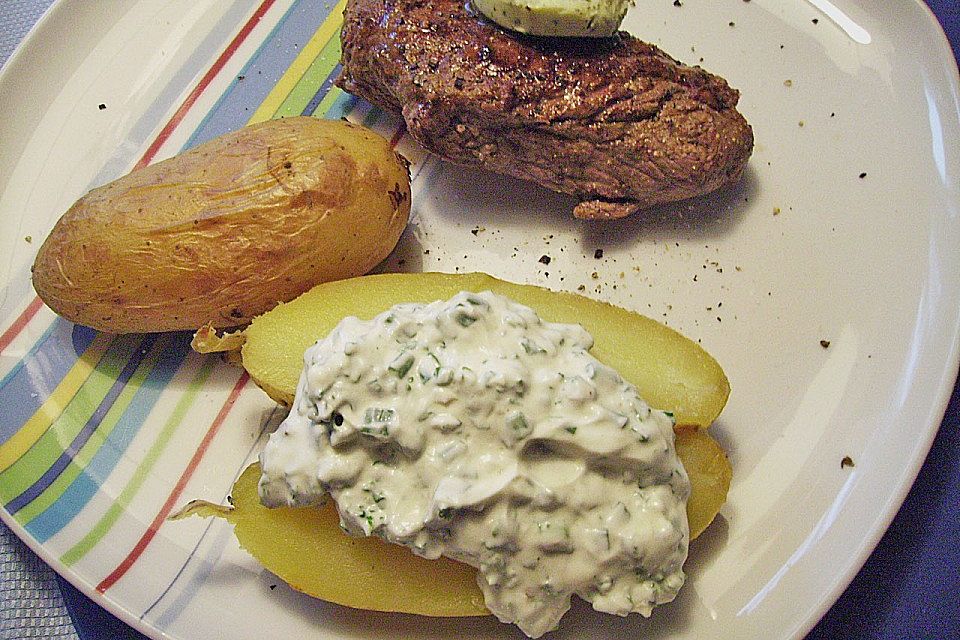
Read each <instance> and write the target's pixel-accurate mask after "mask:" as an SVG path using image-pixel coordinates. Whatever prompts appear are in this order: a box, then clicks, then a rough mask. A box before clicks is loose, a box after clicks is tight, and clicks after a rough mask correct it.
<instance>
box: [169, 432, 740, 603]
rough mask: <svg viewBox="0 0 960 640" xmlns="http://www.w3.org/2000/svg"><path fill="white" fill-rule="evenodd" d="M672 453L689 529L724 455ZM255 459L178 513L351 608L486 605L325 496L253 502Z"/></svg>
mask: <svg viewBox="0 0 960 640" xmlns="http://www.w3.org/2000/svg"><path fill="white" fill-rule="evenodd" d="M677 453H678V454H679V455H680V459H681V460H682V461H683V464H684V467H685V468H686V469H687V473H688V474H689V475H690V481H691V484H692V493H691V496H690V500H689V501H688V502H687V517H688V519H689V521H690V537H691V538H695V537H697V536H698V535H699V534H700V533H701V532H702V531H703V530H704V529H705V528H706V527H707V525H708V524H710V521H711V520H713V518H714V516H715V515H716V513H717V511H718V510H719V509H720V506H721V505H722V504H723V502H724V500H725V499H726V495H727V489H728V487H729V486H730V463H729V462H728V461H727V458H726V456H725V455H724V453H723V450H722V449H721V448H720V445H719V444H717V442H716V440H714V439H713V438H711V437H710V436H709V435H708V434H707V433H706V432H705V431H701V430H697V429H687V430H683V431H681V432H679V433H678V434H677ZM259 479H260V465H258V464H253V465H250V466H249V467H247V469H246V470H245V471H244V472H243V474H242V475H241V476H240V478H239V479H238V480H237V482H236V484H234V486H233V492H232V502H233V509H230V510H227V509H224V508H222V507H217V506H215V505H209V504H206V503H194V504H193V505H191V506H190V507H188V509H187V510H186V513H189V514H197V515H202V516H219V517H223V518H226V519H227V520H228V521H230V522H231V523H232V524H233V525H234V533H235V534H236V536H237V540H238V541H239V542H240V546H242V547H243V548H244V549H246V550H247V551H248V552H249V553H250V555H252V556H253V557H254V558H256V559H257V561H258V562H260V564H262V565H263V566H264V568H266V569H267V570H269V571H271V572H272V573H274V574H276V575H277V576H278V577H279V578H281V579H282V580H283V581H284V582H286V583H287V584H289V585H290V586H291V587H293V588H294V589H296V590H298V591H302V592H304V593H306V594H308V595H311V596H313V597H315V598H320V599H321V600H326V601H328V602H335V603H337V604H341V605H344V606H348V607H353V608H355V609H367V610H371V611H393V612H402V613H416V614H420V615H427V616H437V617H448V616H477V615H486V614H488V613H489V612H488V611H487V609H486V607H485V606H484V604H483V594H482V593H481V592H480V588H479V587H478V586H477V582H476V570H475V569H474V568H473V567H470V566H467V565H465V564H461V563H459V562H454V561H453V560H449V559H447V558H440V559H439V560H425V559H424V558H421V557H419V556H416V555H414V554H413V553H412V552H410V551H409V550H408V549H406V548H404V547H401V546H399V545H394V544H389V543H387V542H384V541H382V540H380V539H379V538H376V537H367V538H354V537H351V536H348V535H346V534H344V533H343V531H341V530H340V525H339V522H340V520H339V518H338V516H337V510H336V507H335V506H334V503H333V501H332V500H330V501H328V502H327V503H326V504H325V505H324V506H322V507H320V508H314V507H299V508H289V507H281V508H277V509H268V508H267V507H264V506H263V505H262V504H260V497H259V495H258V494H257V482H258V481H259Z"/></svg>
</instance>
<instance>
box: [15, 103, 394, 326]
mask: <svg viewBox="0 0 960 640" xmlns="http://www.w3.org/2000/svg"><path fill="white" fill-rule="evenodd" d="M409 213H410V179H409V174H408V170H407V163H406V162H405V161H404V160H403V158H401V157H400V156H399V155H398V154H396V153H395V152H394V151H393V150H392V149H391V148H390V146H389V144H388V143H387V141H386V140H384V139H383V138H381V137H380V136H378V135H376V134H375V133H373V132H371V131H369V130H367V129H364V128H362V127H359V126H357V125H353V124H350V123H347V122H342V121H331V120H319V119H315V118H309V117H296V118H286V119H282V120H273V121H269V122H264V123H261V124H257V125H252V126H249V127H246V128H244V129H241V130H239V131H236V132H234V133H230V134H226V135H224V136H221V137H219V138H216V139H214V140H211V141H209V142H206V143H204V144H201V145H199V146H197V147H195V148H194V149H192V150H190V151H187V152H185V153H183V154H181V155H178V156H175V157H173V158H170V159H168V160H164V161H162V162H159V163H157V164H155V165H151V166H148V167H146V168H144V169H140V170H138V171H134V172H132V173H130V174H128V175H126V176H124V177H122V178H120V179H118V180H116V181H114V182H111V183H109V184H107V185H104V186H102V187H99V188H97V189H94V190H93V191H91V192H90V193H88V194H87V195H85V196H83V197H82V198H80V200H78V201H77V202H76V204H74V205H73V206H72V207H71V208H70V209H69V210H68V211H67V212H66V213H65V214H64V215H63V217H62V218H61V219H60V221H59V222H58V223H57V224H56V226H55V227H54V229H53V231H52V232H51V233H50V236H49V237H48V238H47V240H46V241H45V242H44V243H43V246H42V247H41V248H40V251H39V253H38V255H37V259H36V262H35V263H34V268H33V283H34V287H35V288H36V290H37V293H38V294H39V295H40V297H41V298H42V299H43V301H44V302H45V303H47V304H48V305H49V306H50V308H52V309H53V310H54V311H56V312H57V313H59V314H60V315H62V316H64V317H66V318H67V319H69V320H72V321H74V322H77V323H79V324H84V325H87V326H90V327H93V328H95V329H99V330H102V331H107V332H111V333H127V332H154V331H171V330H181V329H196V328H197V327H198V326H200V325H202V324H205V323H210V324H212V325H213V326H214V327H231V326H237V325H242V324H246V323H247V322H249V321H250V320H251V319H252V318H253V317H254V316H257V315H259V314H262V313H264V312H266V311H267V310H269V309H271V308H273V307H274V306H275V305H276V304H277V303H278V302H282V301H287V300H291V299H293V298H295V297H297V296H298V295H300V294H301V293H303V292H304V291H306V290H308V289H309V288H311V287H312V286H314V285H316V284H318V283H321V282H327V281H330V280H339V279H342V278H349V277H353V276H358V275H362V274H364V273H366V272H367V271H369V270H370V269H371V268H372V267H373V266H375V265H376V264H377V263H378V262H380V261H381V260H383V259H384V258H385V257H386V256H387V254H388V253H389V252H390V251H391V250H392V249H393V247H394V246H395V245H396V243H397V240H398V239H399V237H400V234H401V232H402V231H403V228H404V227H405V226H406V223H407V220H408V218H409Z"/></svg>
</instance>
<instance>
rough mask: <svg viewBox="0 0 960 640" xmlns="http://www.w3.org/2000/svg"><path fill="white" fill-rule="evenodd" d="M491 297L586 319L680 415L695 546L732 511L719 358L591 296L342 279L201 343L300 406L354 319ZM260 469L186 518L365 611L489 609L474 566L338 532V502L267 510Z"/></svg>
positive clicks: (474, 284) (488, 281) (438, 280)
mask: <svg viewBox="0 0 960 640" xmlns="http://www.w3.org/2000/svg"><path fill="white" fill-rule="evenodd" d="M464 290H467V291H482V290H491V291H493V292H495V293H499V294H501V295H505V296H508V297H510V298H512V299H514V300H516V301H517V302H520V303H522V304H525V305H528V306H530V307H532V308H533V309H534V310H535V311H537V313H538V315H540V317H542V318H543V319H544V320H547V321H551V322H578V323H580V324H582V325H583V326H584V328H586V329H587V330H588V331H590V332H591V333H592V334H593V336H594V339H595V343H594V347H593V349H592V350H591V353H593V354H594V355H595V356H596V357H597V358H598V359H600V360H601V361H603V362H605V363H606V364H608V365H610V366H613V367H614V368H615V369H617V370H618V371H619V372H620V373H621V374H622V375H623V376H624V378H625V379H626V380H628V381H629V382H631V383H633V384H634V385H635V386H636V387H637V388H638V390H639V393H640V395H641V397H643V398H645V399H646V400H647V401H648V402H649V403H650V404H651V405H652V406H654V407H658V408H661V409H665V410H670V411H673V412H674V415H675V418H676V420H677V427H676V447H677V453H678V455H679V456H680V459H681V460H682V461H683V463H684V467H685V468H686V470H687V473H688V475H689V476H690V481H691V486H692V491H691V496H690V499H689V501H688V503H687V515H688V519H689V523H690V536H691V538H693V537H696V536H697V535H699V534H700V533H701V532H702V531H703V530H704V529H705V528H706V527H707V525H709V524H710V522H711V521H712V520H713V519H714V517H715V516H716V515H717V513H718V512H719V510H720V507H721V506H722V505H723V503H724V502H725V500H726V495H727V490H728V488H729V486H730V479H731V469H730V463H729V461H728V460H727V457H726V454H725V453H724V451H723V449H722V448H721V447H720V445H719V444H718V443H717V441H716V440H714V439H713V438H712V437H711V436H710V435H709V433H708V432H707V430H706V428H707V427H708V426H709V425H710V423H712V422H713V420H714V419H715V418H716V417H717V415H719V413H720V411H721V410H722V409H723V406H724V404H725V403H726V400H727V396H728V394H729V391H730V387H729V383H728V381H727V378H726V376H725V375H724V373H723V370H722V369H721V368H720V366H719V365H718V364H717V362H716V361H715V360H714V359H713V358H712V357H710V355H709V354H707V353H706V351H704V350H703V349H702V348H701V347H699V346H698V345H697V344H695V343H694V342H692V341H690V340H689V339H687V338H685V337H683V336H682V335H680V334H679V333H677V332H676V331H674V330H672V329H670V328H668V327H666V326H664V325H662V324H659V323H657V322H655V321H653V320H651V319H649V318H646V317H643V316H640V315H638V314H635V313H631V312H629V311H626V310H624V309H621V308H618V307H614V306H612V305H609V304H605V303H602V302H597V301H594V300H590V299H588V298H584V297H582V296H578V295H574V294H568V293H556V292H551V291H548V290H546V289H542V288H539V287H535V286H530V285H518V284H512V283H509V282H504V281H502V280H497V279H495V278H492V277H490V276H487V275H484V274H464V275H452V274H440V273H420V274H384V275H376V276H365V277H362V278H354V279H351V280H345V281H339V282H330V283H326V284H322V285H319V286H317V287H315V288H313V289H311V290H310V291H309V292H307V293H306V294H304V295H302V296H300V297H299V298H297V299H296V300H294V301H292V302H290V303H287V304H283V305H280V306H278V307H277V308H275V309H274V310H272V311H270V312H268V313H266V314H264V315H263V316H260V317H258V318H256V319H255V320H254V321H253V323H252V324H251V325H250V326H249V327H247V328H246V329H245V330H244V331H242V332H239V333H234V334H228V335H225V336H218V335H217V334H216V332H215V331H214V330H213V329H212V328H211V327H205V328H204V329H202V330H200V331H199V332H198V333H197V334H196V336H195V337H194V348H195V349H197V350H198V351H202V352H212V351H233V352H234V353H236V352H237V351H239V353H240V355H239V357H240V360H241V361H242V364H243V366H244V367H245V368H246V369H247V371H248V372H249V373H250V376H251V378H252V379H253V380H254V381H256V383H257V384H258V385H260V387H261V388H263V389H264V390H265V391H266V392H267V393H268V394H269V395H270V396H271V398H273V399H275V400H276V401H278V402H280V403H282V404H286V405H288V406H289V405H290V403H291V402H292V399H293V397H294V393H295V390H296V386H297V382H298V380H299V377H300V372H301V371H302V369H303V354H304V351H305V350H306V348H307V347H309V346H310V345H312V344H313V343H314V342H316V341H317V340H318V339H320V338H322V337H323V336H325V335H327V334H328V333H329V332H330V331H332V330H333V328H334V327H335V326H336V325H337V323H338V322H339V321H340V320H341V319H342V318H344V317H346V316H351V315H353V316H357V317H360V318H362V319H368V318H372V317H373V316H375V315H377V314H379V313H381V312H382V311H385V310H386V309H388V308H389V307H391V306H393V305H395V304H397V303H401V302H430V301H433V300H437V299H447V298H450V297H452V296H453V295H454V294H456V293H457V292H459V291H464ZM259 476H260V472H259V467H258V466H257V465H253V466H251V467H249V468H248V469H247V470H246V471H244V473H243V474H242V476H241V478H240V479H239V480H238V481H237V483H236V484H235V485H234V489H233V493H232V501H231V502H232V506H231V507H221V506H218V505H212V504H210V503H206V502H202V501H197V502H194V503H191V504H190V505H188V506H187V507H186V508H185V509H184V510H183V511H182V512H181V514H180V515H189V514H198V515H203V516H218V517H224V518H226V519H227V520H229V521H230V522H231V523H233V524H234V525H235V533H236V536H237V538H238V540H239V542H240V544H241V545H242V546H243V547H244V548H245V549H247V551H249V552H250V553H251V554H252V555H253V556H254V557H255V558H257V560H259V561H260V563H261V564H262V565H263V566H264V567H265V568H267V569H268V570H270V571H272V572H273V573H275V574H276V575H278V576H279V577H280V578H282V579H283V580H285V581H286V582H287V583H289V584H290V585H291V586H293V587H294V588H295V589H298V590H300V591H303V592H305V593H307V594H310V595H312V596H315V597H318V598H321V599H323V600H327V601H329V602H335V603H338V604H342V605H346V606H350V607H355V608H359V609H370V610H377V611H398V612H405V613H416V614H421V615H430V616H469V615H483V614H485V613H487V611H486V609H485V607H484V606H483V597H482V595H481V593H480V590H479V588H478V587H477V585H476V582H475V575H476V572H475V570H474V569H473V568H471V567H469V566H467V565H462V564H459V563H457V562H454V561H452V560H448V559H445V558H441V559H440V560H425V559H423V558H420V557H418V556H415V555H413V554H412V553H410V552H409V550H407V549H405V548H402V547H400V546H396V545H391V544H388V543H386V542H383V541H382V540H380V539H378V538H352V537H350V536H347V535H345V534H344V533H343V532H342V531H341V530H340V527H339V526H338V524H339V519H338V517H337V514H336V509H335V507H334V506H333V503H332V502H329V503H328V504H327V505H326V506H325V507H323V508H322V509H317V508H313V507H306V508H277V509H268V508H266V507H264V506H262V505H261V504H260V501H259V496H258V495H257V480H258V479H259Z"/></svg>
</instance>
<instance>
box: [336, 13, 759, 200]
mask: <svg viewBox="0 0 960 640" xmlns="http://www.w3.org/2000/svg"><path fill="white" fill-rule="evenodd" d="M344 17H345V22H344V27H343V32H342V41H343V74H342V75H341V77H340V79H339V80H338V84H339V85H340V86H341V87H342V88H343V89H345V90H346V91H349V92H351V93H354V94H356V95H359V96H361V97H363V98H365V99H367V100H369V101H370V102H373V103H374V104H377V105H379V106H381V107H384V108H386V109H389V110H392V111H396V112H400V113H402V114H403V118H404V120H405V121H406V124H407V128H408V129H409V131H410V134H411V135H412V136H413V137H414V138H415V139H416V140H417V141H418V142H419V143H420V144H422V145H423V146H424V147H426V148H427V149H429V150H430V151H433V152H434V153H436V154H438V155H440V156H442V157H444V158H446V159H447V160H451V161H453V162H456V163H459V164H464V165H474V166H481V167H484V168H485V169H489V170H491V171H495V172H498V173H503V174H507V175H511V176H515V177H518V178H523V179H526V180H533V181H534V182H537V183H539V184H541V185H543V186H545V187H548V188H550V189H553V190H555V191H560V192H563V193H568V194H572V195H573V196H576V197H577V198H578V199H580V200H581V202H580V204H578V205H577V207H576V208H575V209H574V214H575V215H576V216H577V217H580V218H619V217H622V216H625V215H629V214H630V213H633V212H634V211H637V210H639V209H642V208H644V207H649V206H651V205H655V204H659V203H664V202H673V201H676V200H682V199H684V198H690V197H693V196H697V195H701V194H704V193H708V192H710V191H713V190H714V189H717V188H719V187H721V186H724V185H726V184H730V183H732V182H735V181H736V180H738V179H739V178H740V175H741V173H742V172H743V168H744V166H745V165H746V163H747V160H748V159H749V157H750V153H751V151H752V150H753V132H752V131H751V129H750V125H748V124H747V122H746V120H744V118H743V116H741V115H740V113H738V112H737V110H736V104H737V100H738V97H739V94H738V93H737V91H736V90H734V89H731V88H730V87H729V86H728V85H727V83H726V81H725V80H723V79H722V78H719V77H717V76H714V75H712V74H710V73H707V72H706V71H704V70H702V69H700V68H698V67H688V66H685V65H682V64H680V63H678V62H677V61H675V60H673V59H672V58H670V57H669V56H667V55H666V54H665V53H663V52H662V51H660V50H659V49H657V48H656V47H654V46H653V45H650V44H646V43H644V42H641V41H639V40H637V39H636V38H633V37H631V36H629V35H628V34H626V33H620V34H619V35H617V36H615V37H613V38H605V39H577V38H556V39H544V38H530V37H525V36H520V35H518V34H514V33H511V32H509V31H505V30H503V29H501V28H499V27H497V26H495V25H493V24H492V23H491V22H488V21H487V20H485V19H484V18H482V17H481V16H479V15H476V14H474V13H472V12H471V10H470V9H469V8H468V6H467V5H466V4H465V2H464V0H349V2H348V3H347V8H346V12H345V15H344Z"/></svg>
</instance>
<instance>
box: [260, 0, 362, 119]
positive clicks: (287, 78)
mask: <svg viewBox="0 0 960 640" xmlns="http://www.w3.org/2000/svg"><path fill="white" fill-rule="evenodd" d="M346 6H347V0H340V2H338V3H337V4H336V6H334V7H333V9H331V10H330V15H328V16H327V18H326V20H324V21H323V24H321V25H320V28H319V29H317V30H316V31H315V32H314V34H313V37H312V38H310V41H309V42H307V44H306V45H305V46H304V47H303V50H301V51H300V54H299V55H298V56H297V57H296V58H295V59H294V61H293V62H292V63H291V64H290V66H289V67H287V70H286V72H284V74H283V76H281V77H280V80H278V81H277V84H276V85H274V87H273V90H272V91H270V93H269V94H268V95H267V97H266V98H264V100H263V102H261V103H260V106H259V107H257V110H256V111H254V112H253V115H252V116H250V120H248V121H247V124H254V123H256V122H263V121H264V120H269V119H270V118H272V117H273V116H274V114H275V113H276V112H277V110H278V109H279V108H280V105H282V104H283V101H284V100H286V98H287V96H288V95H290V92H291V91H293V89H294V87H296V86H297V83H298V82H299V81H300V78H302V77H303V74H305V73H306V72H307V69H309V68H310V65H311V64H313V61H314V59H315V58H316V57H317V56H318V55H320V53H321V52H322V51H323V48H324V47H326V46H327V43H329V42H330V39H331V38H334V37H335V36H336V35H337V33H338V32H339V30H340V26H341V25H342V24H343V10H344V8H345V7H346Z"/></svg>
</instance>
